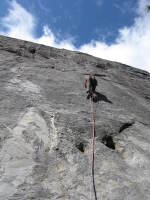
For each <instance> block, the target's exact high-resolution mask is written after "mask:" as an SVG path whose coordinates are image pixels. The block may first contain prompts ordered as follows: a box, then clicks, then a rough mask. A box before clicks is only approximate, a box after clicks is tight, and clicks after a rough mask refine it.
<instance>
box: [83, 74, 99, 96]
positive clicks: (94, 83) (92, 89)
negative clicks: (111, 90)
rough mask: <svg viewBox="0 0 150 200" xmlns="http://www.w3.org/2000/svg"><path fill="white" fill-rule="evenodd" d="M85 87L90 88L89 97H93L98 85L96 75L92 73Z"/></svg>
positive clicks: (86, 80)
mask: <svg viewBox="0 0 150 200" xmlns="http://www.w3.org/2000/svg"><path fill="white" fill-rule="evenodd" d="M84 85H85V88H88V91H87V93H88V96H87V99H89V98H90V97H91V98H92V95H93V94H94V93H95V89H96V86H97V80H96V78H95V76H94V77H92V75H89V77H88V79H85V83H84Z"/></svg>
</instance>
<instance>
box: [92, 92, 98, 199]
mask: <svg viewBox="0 0 150 200" xmlns="http://www.w3.org/2000/svg"><path fill="white" fill-rule="evenodd" d="M91 103H92V121H93V126H92V182H93V192H94V197H95V200H97V194H96V188H95V179H94V157H95V112H94V97H93V93H92V98H91Z"/></svg>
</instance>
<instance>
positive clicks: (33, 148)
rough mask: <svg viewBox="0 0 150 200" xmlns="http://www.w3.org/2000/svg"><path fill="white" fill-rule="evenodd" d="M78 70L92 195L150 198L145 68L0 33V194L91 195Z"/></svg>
mask: <svg viewBox="0 0 150 200" xmlns="http://www.w3.org/2000/svg"><path fill="white" fill-rule="evenodd" d="M86 73H94V74H97V80H98V87H97V92H98V93H97V102H96V103H95V117H96V137H95V187H96V192H97V199H100V200H141V199H142V200H149V199H150V74H149V73H147V72H145V71H141V70H138V69H135V68H131V67H129V66H126V65H123V64H120V63H116V62H110V61H107V60H102V59H99V58H95V57H92V56H90V55H86V54H82V53H78V52H71V51H67V50H58V49H55V48H50V47H46V46H43V45H38V44H33V43H29V42H25V41H19V40H16V39H10V38H6V37H2V36H0V200H33V199H36V200H49V199H52V200H54V199H62V200H63V199H65V200H69V199H72V200H79V199H81V200H86V199H90V197H91V199H94V196H93V190H92V187H91V185H92V179H91V152H92V112H91V103H90V101H88V100H87V99H86V91H85V90H84V88H83V81H84V74H86ZM106 135H110V136H111V140H112V142H114V145H115V150H113V149H111V148H109V147H107V146H110V141H107V138H108V137H106ZM106 145H107V146H106Z"/></svg>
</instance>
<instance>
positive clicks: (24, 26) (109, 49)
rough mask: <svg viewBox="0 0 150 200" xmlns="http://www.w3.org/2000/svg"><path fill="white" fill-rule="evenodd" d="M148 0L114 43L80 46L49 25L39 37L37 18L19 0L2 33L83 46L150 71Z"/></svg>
mask: <svg viewBox="0 0 150 200" xmlns="http://www.w3.org/2000/svg"><path fill="white" fill-rule="evenodd" d="M148 4H150V0H138V9H137V13H138V17H137V18H135V21H134V24H133V25H132V26H131V27H123V28H122V29H120V30H119V34H118V37H117V38H116V41H115V42H114V43H113V44H111V45H108V44H106V43H105V42H103V41H94V40H92V41H91V42H90V43H88V44H84V45H82V46H81V47H80V48H79V49H76V47H75V46H74V45H73V42H72V39H70V38H69V39H67V40H62V41H58V39H57V38H56V36H55V35H54V33H53V32H52V31H51V29H50V28H49V27H48V26H47V25H45V26H44V27H43V35H42V36H41V37H39V38H37V37H35V34H34V31H35V27H36V19H35V18H34V16H33V15H31V14H30V13H29V12H28V11H27V10H25V9H24V8H23V7H22V6H21V5H19V4H18V3H17V2H16V1H15V0H13V1H11V7H10V9H9V12H8V15H7V16H6V17H4V18H2V20H1V23H2V25H3V27H4V28H7V30H6V31H2V30H0V34H3V35H7V36H10V37H14V38H18V39H24V40H29V41H33V42H37V43H41V44H45V45H49V46H54V47H57V48H65V49H69V50H79V51H82V52H85V53H89V54H91V55H94V56H97V57H100V58H104V59H108V60H113V61H118V62H121V63H125V64H128V65H131V66H135V67H137V68H141V69H144V70H147V71H149V72H150V59H149V57H150V56H149V54H150V53H149V52H150V42H149V41H150V13H148V12H146V5H148Z"/></svg>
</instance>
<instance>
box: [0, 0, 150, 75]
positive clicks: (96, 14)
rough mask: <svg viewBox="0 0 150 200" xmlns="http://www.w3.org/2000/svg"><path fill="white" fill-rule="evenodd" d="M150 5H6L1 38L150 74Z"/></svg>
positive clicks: (21, 0)
mask: <svg viewBox="0 0 150 200" xmlns="http://www.w3.org/2000/svg"><path fill="white" fill-rule="evenodd" d="M149 4H150V0H76V1H73V0H55V1H54V0H3V1H0V25H1V26H0V34H2V35H7V36H10V37H14V38H19V39H24V40H29V41H33V42H37V43H42V44H46V45H49V46H54V47H57V48H66V49H70V50H78V51H82V52H86V53H89V54H92V55H94V56H97V57H101V58H105V59H109V60H114V61H119V62H122V63H125V64H129V65H132V66H135V67H138V68H141V69H145V70H147V71H150V61H149V52H150V45H149V44H148V43H149V39H148V37H149V36H150V22H149V21H150V13H148V12H147V11H146V6H147V5H149ZM141 40H142V41H141ZM139 48H140V49H142V50H141V51H139V50H138V51H137V49H139Z"/></svg>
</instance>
